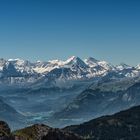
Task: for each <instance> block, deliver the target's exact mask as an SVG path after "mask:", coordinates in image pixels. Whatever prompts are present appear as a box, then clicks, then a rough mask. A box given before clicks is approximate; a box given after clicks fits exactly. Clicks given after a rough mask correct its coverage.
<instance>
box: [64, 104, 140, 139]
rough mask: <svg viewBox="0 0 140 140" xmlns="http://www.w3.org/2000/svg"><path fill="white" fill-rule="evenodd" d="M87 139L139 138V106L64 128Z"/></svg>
mask: <svg viewBox="0 0 140 140" xmlns="http://www.w3.org/2000/svg"><path fill="white" fill-rule="evenodd" d="M64 130H65V131H71V132H74V133H76V134H78V135H81V136H83V137H84V138H86V139H88V140H140V133H139V132H140V106H138V107H133V108H131V109H129V110H126V111H122V112H120V113H117V114H115V115H112V116H103V117H100V118H97V119H94V120H91V121H89V122H86V123H84V124H81V125H73V126H69V127H66V128H64Z"/></svg>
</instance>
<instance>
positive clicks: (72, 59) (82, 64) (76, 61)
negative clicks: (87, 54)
mask: <svg viewBox="0 0 140 140" xmlns="http://www.w3.org/2000/svg"><path fill="white" fill-rule="evenodd" d="M65 65H70V66H79V67H82V68H86V67H87V65H86V64H85V62H84V61H83V60H82V59H80V58H79V57H76V56H72V57H70V58H69V59H68V60H66V61H65Z"/></svg>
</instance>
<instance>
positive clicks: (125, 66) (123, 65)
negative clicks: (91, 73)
mask: <svg viewBox="0 0 140 140" xmlns="http://www.w3.org/2000/svg"><path fill="white" fill-rule="evenodd" d="M116 68H117V69H118V70H124V69H131V68H132V66H129V65H127V64H125V63H121V64H120V65H118V66H116Z"/></svg>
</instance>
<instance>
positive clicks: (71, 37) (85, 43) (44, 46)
mask: <svg viewBox="0 0 140 140" xmlns="http://www.w3.org/2000/svg"><path fill="white" fill-rule="evenodd" d="M139 53H140V1H139V0H0V57H3V58H6V59H8V58H17V57H18V58H22V59H29V60H31V61H35V60H48V59H56V58H58V59H66V58H67V57H69V56H72V55H76V56H79V57H81V58H86V57H88V56H92V57H95V58H97V59H101V60H106V61H109V62H111V63H114V64H118V63H120V62H125V63H129V64H132V65H136V64H137V63H140V55H139Z"/></svg>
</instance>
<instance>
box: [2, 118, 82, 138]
mask: <svg viewBox="0 0 140 140" xmlns="http://www.w3.org/2000/svg"><path fill="white" fill-rule="evenodd" d="M0 140H82V138H81V137H80V136H78V135H76V134H74V133H72V132H65V131H64V130H60V129H53V128H51V127H49V126H46V125H43V124H36V125H33V126H30V127H27V128H24V129H21V130H17V131H15V132H13V133H12V132H11V130H10V128H9V126H8V124H7V123H6V122H4V121H0Z"/></svg>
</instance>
